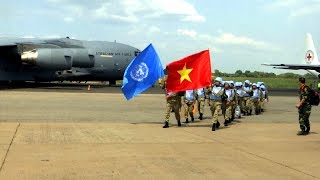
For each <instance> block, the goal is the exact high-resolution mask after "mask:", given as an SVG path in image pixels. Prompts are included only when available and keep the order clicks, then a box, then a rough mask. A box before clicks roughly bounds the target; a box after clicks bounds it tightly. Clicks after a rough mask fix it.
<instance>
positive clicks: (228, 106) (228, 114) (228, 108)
mask: <svg viewBox="0 0 320 180" xmlns="http://www.w3.org/2000/svg"><path fill="white" fill-rule="evenodd" d="M231 103H232V102H231ZM231 103H230V104H226V113H225V117H224V118H225V119H227V120H229V119H231V118H232V111H233V105H232V104H231Z"/></svg>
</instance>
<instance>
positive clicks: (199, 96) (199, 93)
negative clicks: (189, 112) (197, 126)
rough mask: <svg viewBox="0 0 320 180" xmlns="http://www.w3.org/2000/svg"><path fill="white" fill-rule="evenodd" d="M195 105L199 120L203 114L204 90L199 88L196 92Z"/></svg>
mask: <svg viewBox="0 0 320 180" xmlns="http://www.w3.org/2000/svg"><path fill="white" fill-rule="evenodd" d="M196 94H197V103H198V104H197V105H198V112H199V119H200V120H202V119H203V113H204V105H205V100H206V99H205V90H204V88H200V89H198V90H197V93H196Z"/></svg>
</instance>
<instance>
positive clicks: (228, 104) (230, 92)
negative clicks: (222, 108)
mask: <svg viewBox="0 0 320 180" xmlns="http://www.w3.org/2000/svg"><path fill="white" fill-rule="evenodd" d="M225 94H226V95H227V96H228V98H227V100H226V113H225V120H226V122H225V124H227V123H229V122H230V121H231V119H232V113H233V103H234V100H235V92H234V90H233V89H229V90H227V89H226V90H225Z"/></svg>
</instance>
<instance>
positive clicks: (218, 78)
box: [214, 77, 222, 84]
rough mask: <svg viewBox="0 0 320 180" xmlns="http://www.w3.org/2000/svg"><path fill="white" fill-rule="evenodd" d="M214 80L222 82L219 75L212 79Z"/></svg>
mask: <svg viewBox="0 0 320 180" xmlns="http://www.w3.org/2000/svg"><path fill="white" fill-rule="evenodd" d="M214 81H218V82H220V83H221V84H222V78H221V77H216V79H214Z"/></svg>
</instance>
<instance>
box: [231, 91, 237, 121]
mask: <svg viewBox="0 0 320 180" xmlns="http://www.w3.org/2000/svg"><path fill="white" fill-rule="evenodd" d="M232 95H233V101H232V104H231V105H232V112H231V121H233V120H234V115H235V113H236V107H237V104H238V96H237V91H236V90H235V89H232Z"/></svg>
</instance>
